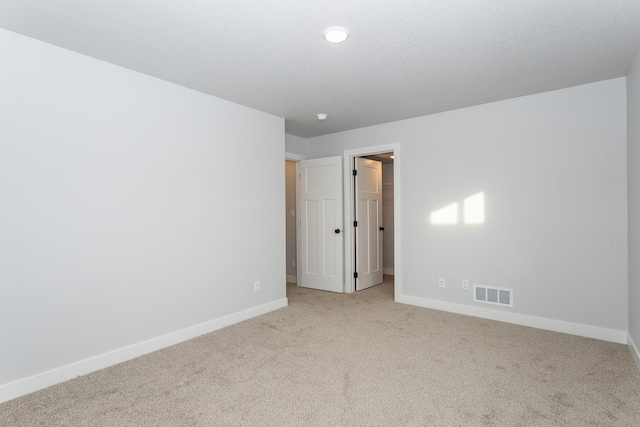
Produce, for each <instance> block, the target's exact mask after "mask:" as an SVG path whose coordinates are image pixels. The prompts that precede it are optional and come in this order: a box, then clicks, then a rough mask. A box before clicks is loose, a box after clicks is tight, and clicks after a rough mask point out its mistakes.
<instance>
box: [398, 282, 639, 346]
mask: <svg viewBox="0 0 640 427" xmlns="http://www.w3.org/2000/svg"><path fill="white" fill-rule="evenodd" d="M396 302H400V303H403V304H409V305H416V306H418V307H425V308H432V309H434V310H441V311H448V312H451V313H457V314H464V315H466V316H474V317H480V318H483V319H490V320H497V321H500V322H507V323H513V324H515V325H522V326H529V327H532V328H538V329H545V330H548V331H554V332H562V333H565V334H571V335H577V336H581V337H587V338H595V339H599V340H603V341H610V342H615V343H618V344H627V332H626V331H618V330H615V329H606V328H600V327H597V326H589V325H583V324H580V323H572V322H565V321H562V320H553V319H546V318H544V317H536V316H529V315H526V314H517V313H509V312H505V311H499V310H493V309H490V308H484V307H475V306H470V305H465V304H458V303H453V302H447V301H439V300H433V299H428V298H421V297H414V296H410V295H404V294H400V295H398V297H397V298H396Z"/></svg>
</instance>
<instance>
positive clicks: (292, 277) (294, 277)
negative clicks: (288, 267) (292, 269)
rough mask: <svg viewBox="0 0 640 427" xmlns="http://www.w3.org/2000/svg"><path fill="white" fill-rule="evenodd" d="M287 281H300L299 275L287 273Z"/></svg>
mask: <svg viewBox="0 0 640 427" xmlns="http://www.w3.org/2000/svg"><path fill="white" fill-rule="evenodd" d="M287 283H298V277H297V276H289V275H287Z"/></svg>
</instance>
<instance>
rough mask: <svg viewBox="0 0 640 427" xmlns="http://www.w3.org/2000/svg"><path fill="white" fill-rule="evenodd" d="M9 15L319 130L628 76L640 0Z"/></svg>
mask: <svg viewBox="0 0 640 427" xmlns="http://www.w3.org/2000/svg"><path fill="white" fill-rule="evenodd" d="M332 25H341V26H345V27H347V28H349V29H350V31H351V34H350V37H349V39H348V40H347V41H346V42H345V43H343V44H341V45H331V44H329V43H327V42H326V41H324V39H323V38H322V32H323V30H324V29H325V28H326V27H329V26H332ZM0 27H3V28H5V29H8V30H11V31H15V32H17V33H21V34H24V35H27V36H30V37H34V38H36V39H40V40H43V41H45V42H48V43H51V44H54V45H58V46H61V47H64V48H67V49H70V50H73V51H77V52H80V53H83V54H86V55H89V56H92V57H95V58H99V59H102V60H104V61H108V62H111V63H114V64H117V65H120V66H123V67H126V68H130V69H132V70H136V71H139V72H142V73H145V74H148V75H151V76H155V77H159V78H161V79H164V80H168V81H171V82H174V83H177V84H180V85H182V86H186V87H189V88H192V89H196V90H198V91H202V92H206V93H209V94H211V95H215V96H217V97H220V98H224V99H227V100H230V101H234V102H237V103H240V104H243V105H246V106H249V107H253V108H256V109H258V110H262V111H265V112H268V113H272V114H274V115H277V116H280V117H284V118H285V119H286V121H285V123H286V132H287V133H290V134H293V135H298V136H301V137H312V136H317V135H322V134H327V133H333V132H338V131H343V130H347V129H354V128H359V127H363V126H370V125H374V124H379V123H384V122H389V121H394V120H399V119H405V118H410V117H416V116H421V115H425V114H431V113H436V112H440V111H446V110H451V109H455V108H460V107H465V106H470V105H476V104H481V103H485V102H491V101H496V100H500V99H507V98H512V97H516V96H521V95H527V94H532V93H538V92H543V91H548V90H553V89H559V88H563V87H568V86H574V85H578V84H583V83H589V82H593V81H598V80H603V79H609V78H614V77H621V76H624V75H626V72H627V70H628V68H629V65H630V63H631V59H632V56H633V54H634V52H635V51H636V50H637V49H638V47H639V46H640V0H518V1H514V0H484V1H481V0H402V1H400V0H392V1H380V0H324V1H317V0H312V1H311V0H278V1H271V2H269V1H264V0H235V1H222V0H218V1H212V0H191V1H187V0H0ZM317 113H327V114H329V118H328V119H327V120H326V121H324V122H319V121H318V120H317V119H316V114H317Z"/></svg>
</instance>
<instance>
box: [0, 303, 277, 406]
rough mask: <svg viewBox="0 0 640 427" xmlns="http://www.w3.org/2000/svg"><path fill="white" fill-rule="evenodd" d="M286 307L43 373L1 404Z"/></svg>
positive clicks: (9, 389) (1, 394)
mask: <svg viewBox="0 0 640 427" xmlns="http://www.w3.org/2000/svg"><path fill="white" fill-rule="evenodd" d="M287 304H288V300H287V298H282V299H280V300H276V301H273V302H270V303H267V304H263V305H260V306H258V307H253V308H250V309H247V310H244V311H240V312H238V313H233V314H230V315H227V316H224V317H220V318H218V319H214V320H210V321H208V322H205V323H201V324H199V325H194V326H191V327H189V328H185V329H182V330H180V331H176V332H172V333H169V334H166V335H162V336H159V337H156V338H152V339H150V340H147V341H142V342H140V343H137V344H133V345H130V346H127V347H123V348H120V349H117V350H113V351H110V352H108V353H104V354H100V355H98V356H94V357H91V358H89V359H85V360H81V361H79V362H75V363H71V364H69V365H66V366H61V367H59V368H55V369H52V370H50V371H46V372H42V373H40V374H37V375H34V376H32V377H28V378H23V379H20V380H17V381H14V382H11V383H8V384H3V385H0V403H2V402H7V401H9V400H11V399H15V398H17V397H20V396H24V395H25V394H29V393H33V392H35V391H38V390H42V389H44V388H47V387H51V386H52V385H56V384H58V383H61V382H64V381H68V380H70V379H73V378H76V377H79V376H81V375H86V374H89V373H91V372H94V371H97V370H100V369H104V368H108V367H109V366H113V365H116V364H118V363H122V362H126V361H127V360H131V359H134V358H136V357H139V356H142V355H144V354H147V353H151V352H154V351H157V350H160V349H162V348H165V347H169V346H171V345H174V344H178V343H181V342H183V341H187V340H190V339H192V338H195V337H198V336H200V335H204V334H208V333H209V332H213V331H215V330H218V329H221V328H224V327H226V326H230V325H233V324H234V323H238V322H242V321H243V320H247V319H251V318H252V317H256V316H260V315H262V314H266V313H269V312H271V311H274V310H277V309H279V308H282V307H286V306H287Z"/></svg>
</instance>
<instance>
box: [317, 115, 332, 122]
mask: <svg viewBox="0 0 640 427" xmlns="http://www.w3.org/2000/svg"><path fill="white" fill-rule="evenodd" d="M327 117H329V115H328V114H325V113H320V114H318V120H320V121H321V122H324V121H325V120H327Z"/></svg>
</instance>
